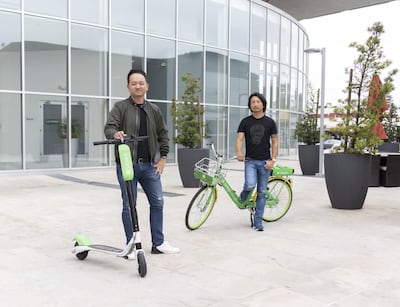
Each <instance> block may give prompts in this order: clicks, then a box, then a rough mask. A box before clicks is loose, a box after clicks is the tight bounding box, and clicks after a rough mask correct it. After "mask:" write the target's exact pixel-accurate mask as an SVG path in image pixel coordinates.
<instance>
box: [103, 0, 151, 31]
mask: <svg viewBox="0 0 400 307" xmlns="http://www.w3.org/2000/svg"><path fill="white" fill-rule="evenodd" d="M110 1H111V25H112V26H113V27H118V28H123V29H128V30H134V31H140V32H144V0H135V1H132V0H131V1H126V0H110Z"/></svg>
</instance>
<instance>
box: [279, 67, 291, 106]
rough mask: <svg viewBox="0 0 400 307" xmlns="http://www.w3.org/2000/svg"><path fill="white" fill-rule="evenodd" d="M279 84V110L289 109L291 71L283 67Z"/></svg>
mask: <svg viewBox="0 0 400 307" xmlns="http://www.w3.org/2000/svg"><path fill="white" fill-rule="evenodd" d="M279 80H280V84H279V109H285V110H287V109H289V94H290V69H289V67H288V66H285V65H281V71H280V78H279Z"/></svg>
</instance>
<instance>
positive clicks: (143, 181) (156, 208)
mask: <svg viewBox="0 0 400 307" xmlns="http://www.w3.org/2000/svg"><path fill="white" fill-rule="evenodd" d="M116 165H117V177H118V182H119V186H120V188H121V197H122V223H123V225H124V230H125V236H126V242H127V243H128V242H129V241H130V239H131V238H132V232H133V226H132V220H131V214H130V209H129V202H128V194H127V190H126V183H125V181H124V179H123V178H122V170H121V164H120V163H117V164H116ZM134 171H135V176H134V178H133V180H132V181H131V185H132V194H133V199H134V201H135V200H136V199H137V184H138V182H139V183H140V185H141V186H142V188H143V190H144V193H145V194H146V196H147V199H148V201H149V203H150V230H151V240H152V243H153V245H154V246H159V245H161V244H162V243H163V242H164V234H163V207H164V199H163V191H162V186H161V179H160V175H158V174H156V171H155V168H154V167H153V165H152V164H151V163H150V162H146V163H137V164H135V165H134ZM135 202H136V201H135ZM134 205H135V206H136V203H135V204H134Z"/></svg>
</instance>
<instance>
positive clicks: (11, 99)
mask: <svg viewBox="0 0 400 307" xmlns="http://www.w3.org/2000/svg"><path fill="white" fill-rule="evenodd" d="M21 127H22V125H21V96H20V95H17V94H7V93H0V143H1V144H2V145H1V146H0V170H16V169H22V148H21V144H22V130H21ZM10 136H12V137H10Z"/></svg>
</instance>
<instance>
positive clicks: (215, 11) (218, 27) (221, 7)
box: [206, 0, 229, 48]
mask: <svg viewBox="0 0 400 307" xmlns="http://www.w3.org/2000/svg"><path fill="white" fill-rule="evenodd" d="M228 8H229V7H228V0H206V43H207V45H211V46H216V47H221V48H226V47H227V46H228Z"/></svg>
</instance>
